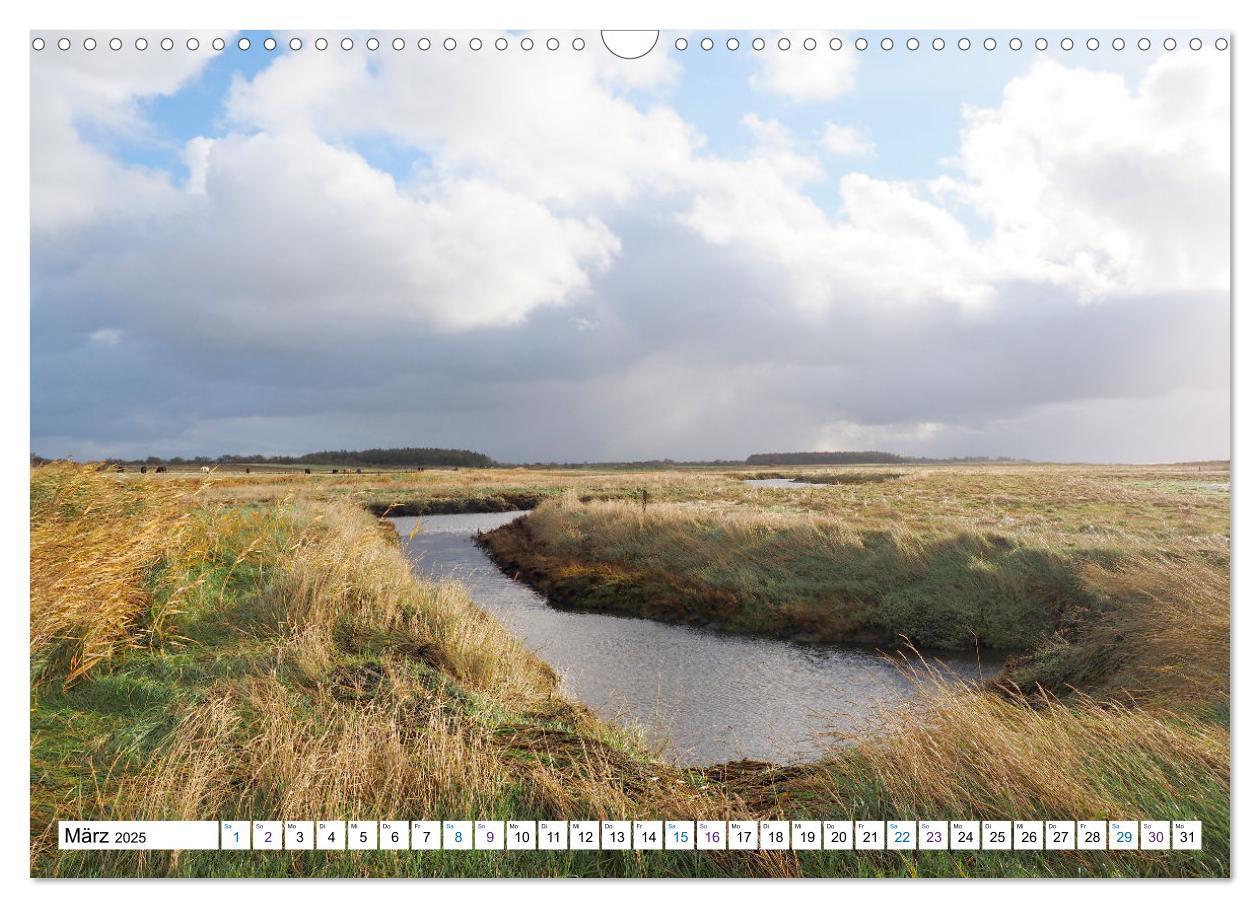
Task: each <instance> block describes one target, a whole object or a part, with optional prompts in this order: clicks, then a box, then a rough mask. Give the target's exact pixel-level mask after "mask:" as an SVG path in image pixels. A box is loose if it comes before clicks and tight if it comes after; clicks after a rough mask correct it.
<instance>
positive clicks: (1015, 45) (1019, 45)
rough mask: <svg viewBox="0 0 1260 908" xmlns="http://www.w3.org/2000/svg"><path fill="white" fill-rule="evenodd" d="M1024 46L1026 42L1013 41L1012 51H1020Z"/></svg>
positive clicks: (1016, 39)
mask: <svg viewBox="0 0 1260 908" xmlns="http://www.w3.org/2000/svg"><path fill="white" fill-rule="evenodd" d="M1023 46H1024V42H1023V41H1021V40H1019V39H1018V38H1012V39H1011V50H1019V49H1020V48H1022V47H1023Z"/></svg>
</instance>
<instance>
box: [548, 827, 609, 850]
mask: <svg viewBox="0 0 1260 908" xmlns="http://www.w3.org/2000/svg"><path fill="white" fill-rule="evenodd" d="M592 825H594V824H592ZM595 835H596V836H598V835H599V828H598V827H596V828H595ZM568 848H569V824H568V823H565V822H564V821H562V820H539V821H538V850H539V851H567V850H568Z"/></svg>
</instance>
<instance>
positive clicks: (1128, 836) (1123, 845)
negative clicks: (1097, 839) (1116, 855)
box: [1107, 820, 1138, 851]
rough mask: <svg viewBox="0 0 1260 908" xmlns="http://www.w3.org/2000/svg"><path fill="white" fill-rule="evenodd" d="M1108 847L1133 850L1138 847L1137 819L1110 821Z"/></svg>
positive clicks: (1113, 849)
mask: <svg viewBox="0 0 1260 908" xmlns="http://www.w3.org/2000/svg"><path fill="white" fill-rule="evenodd" d="M1107 847H1108V848H1110V849H1111V850H1112V851H1132V850H1133V849H1135V848H1137V847H1138V824H1137V820H1112V821H1111V822H1110V823H1108V824H1107Z"/></svg>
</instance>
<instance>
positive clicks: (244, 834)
mask: <svg viewBox="0 0 1260 908" xmlns="http://www.w3.org/2000/svg"><path fill="white" fill-rule="evenodd" d="M219 847H220V848H222V849H223V850H224V851H248V850H249V848H250V844H249V821H247V820H223V821H221V822H220V823H219Z"/></svg>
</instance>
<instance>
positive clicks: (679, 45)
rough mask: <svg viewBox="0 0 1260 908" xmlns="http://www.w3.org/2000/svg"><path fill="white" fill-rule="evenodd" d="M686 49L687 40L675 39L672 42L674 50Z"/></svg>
mask: <svg viewBox="0 0 1260 908" xmlns="http://www.w3.org/2000/svg"><path fill="white" fill-rule="evenodd" d="M686 49H687V39H686V38H677V39H675V41H674V50H686Z"/></svg>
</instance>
